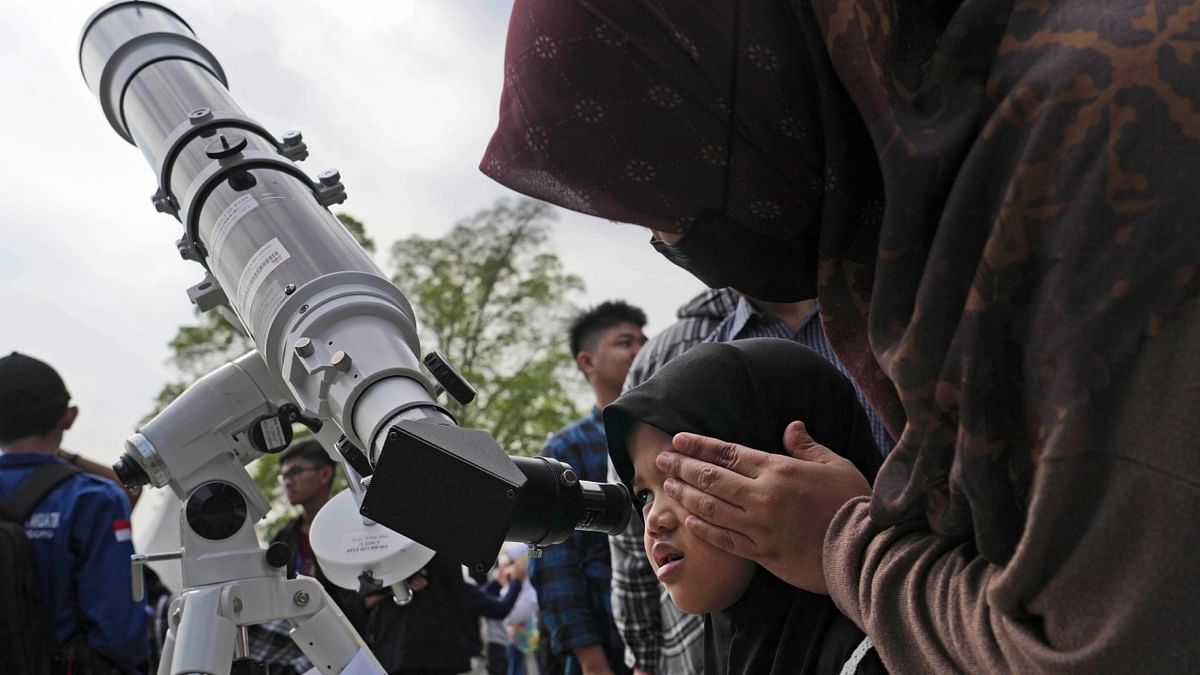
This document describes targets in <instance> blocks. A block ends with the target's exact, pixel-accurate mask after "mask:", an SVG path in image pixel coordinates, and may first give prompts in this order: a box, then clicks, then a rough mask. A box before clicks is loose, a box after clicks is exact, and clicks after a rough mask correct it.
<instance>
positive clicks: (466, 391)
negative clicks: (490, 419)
mask: <svg viewBox="0 0 1200 675" xmlns="http://www.w3.org/2000/svg"><path fill="white" fill-rule="evenodd" d="M423 361H424V363H425V367H426V368H428V369H429V374H431V375H433V379H435V380H437V382H438V384H440V385H442V388H443V389H445V390H446V393H447V394H450V396H451V397H453V398H454V400H455V401H458V402H459V403H460V404H462V405H467V404H468V403H470V402H471V401H474V400H475V396H476V391H475V387H472V386H471V383H470V382H467V379H466V378H465V377H463V376H462V375H460V374H459V372H458V371H457V370H455V369H454V366H452V365H450V363H449V362H448V361H446V358H445V357H444V356H442V355H441V354H439V353H438V352H429V353H428V354H426V355H425V358H424V359H423Z"/></svg>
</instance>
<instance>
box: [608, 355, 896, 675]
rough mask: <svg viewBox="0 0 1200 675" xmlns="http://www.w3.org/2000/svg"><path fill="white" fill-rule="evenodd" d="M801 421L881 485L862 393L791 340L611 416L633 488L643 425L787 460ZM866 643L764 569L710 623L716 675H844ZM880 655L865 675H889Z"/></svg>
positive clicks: (809, 596) (683, 380)
mask: <svg viewBox="0 0 1200 675" xmlns="http://www.w3.org/2000/svg"><path fill="white" fill-rule="evenodd" d="M794 420H800V421H802V422H804V423H805V425H806V426H807V428H808V432H809V434H810V435H811V436H812V437H813V440H815V441H817V442H818V443H820V444H822V445H824V446H826V447H828V448H829V449H830V450H832V451H834V452H836V453H838V454H840V455H842V456H843V457H845V458H847V459H849V460H850V461H851V462H853V463H854V465H855V466H856V467H858V470H859V471H861V472H862V473H863V474H864V475H865V476H866V477H867V480H869V481H873V480H874V478H875V474H876V472H877V471H878V469H879V465H880V463H881V457H880V454H879V450H878V449H877V448H876V446H875V442H874V440H873V439H872V436H871V429H870V425H869V424H868V422H867V416H866V413H865V412H864V411H863V409H862V406H861V405H859V403H858V399H857V398H856V397H855V395H854V388H853V386H852V385H851V384H850V381H849V380H847V379H846V378H845V377H844V376H843V375H842V374H841V373H840V372H838V370H837V368H835V367H834V366H833V365H832V364H830V363H829V362H828V361H826V360H825V359H823V358H822V357H821V356H820V355H818V354H817V353H816V352H814V351H812V350H811V349H808V348H807V347H804V346H802V345H800V344H797V343H795V342H792V341H790V340H776V339H752V340H736V341H734V342H726V343H708V344H701V345H697V346H696V347H693V348H692V349H691V350H689V351H688V352H686V353H685V354H683V355H682V356H680V357H679V358H677V359H675V360H673V361H671V362H670V363H668V364H667V365H665V366H663V367H662V368H661V369H659V370H658V372H656V373H655V374H654V376H653V377H651V378H650V379H649V380H647V381H646V382H644V383H642V384H641V385H639V386H637V387H635V388H633V389H630V390H629V391H627V392H625V393H624V394H622V395H621V397H620V398H618V399H617V400H616V401H615V402H613V403H612V404H611V405H609V406H608V407H607V408H605V409H604V426H605V432H606V435H607V437H608V447H609V454H610V455H611V457H612V460H613V464H614V466H615V467H616V469H617V474H618V475H619V476H620V477H621V480H622V481H623V482H624V483H625V484H626V486H631V485H632V483H633V462H632V461H631V459H630V457H629V451H628V447H627V446H626V441H627V439H628V436H629V431H630V429H632V427H633V423H634V421H641V422H645V423H646V424H650V425H651V426H654V427H657V428H659V429H661V430H662V431H664V432H666V433H668V434H676V433H679V432H682V431H688V432H692V433H697V434H703V435H706V436H714V437H717V438H721V439H723V440H726V441H730V442H734V443H740V444H742V445H746V446H749V447H752V448H758V449H761V450H764V451H767V452H773V453H780V454H782V453H783V452H784V449H783V432H784V430H785V429H786V428H787V425H788V424H790V423H791V422H792V421H794ZM862 639H863V634H862V632H861V631H859V630H858V628H857V627H855V626H854V624H853V623H851V622H850V620H849V619H846V618H845V617H844V616H842V614H841V613H840V612H838V610H837V608H836V607H834V605H833V602H832V601H831V600H830V599H829V598H828V597H827V596H823V595H817V594H814V593H809V592H807V591H803V590H800V589H798V588H795V587H794V586H790V585H788V584H787V583H785V582H783V581H782V580H780V579H778V578H777V577H775V576H774V575H772V574H771V573H770V572H768V571H767V570H765V569H763V568H761V567H759V568H757V570H756V571H755V574H754V579H753V581H751V583H750V586H749V588H747V590H746V592H745V593H744V594H743V595H742V597H741V598H740V599H739V600H738V601H737V602H735V603H734V604H733V605H732V606H730V607H729V608H727V609H724V610H722V611H719V612H714V613H712V614H709V615H707V616H706V617H705V672H707V673H716V674H726V673H746V674H750V673H754V674H756V675H757V674H766V673H781V674H782V673H839V672H841V669H842V665H843V664H844V663H845V662H846V660H847V659H848V658H849V657H850V655H851V653H852V652H854V650H855V648H857V647H858V646H859V644H860V643H861V642H862ZM882 670H883V669H882V665H881V664H880V663H879V661H878V658H877V656H876V655H875V654H874V653H873V652H872V653H871V654H870V655H869V657H868V658H867V659H865V660H864V661H863V662H862V663H861V664H860V666H859V669H858V671H857V672H882Z"/></svg>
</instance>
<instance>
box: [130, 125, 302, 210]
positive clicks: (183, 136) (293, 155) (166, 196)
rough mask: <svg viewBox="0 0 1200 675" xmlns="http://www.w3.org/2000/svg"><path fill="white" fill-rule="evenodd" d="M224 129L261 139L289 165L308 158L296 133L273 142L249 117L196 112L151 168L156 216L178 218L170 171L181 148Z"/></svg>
mask: <svg viewBox="0 0 1200 675" xmlns="http://www.w3.org/2000/svg"><path fill="white" fill-rule="evenodd" d="M225 127H229V128H234V129H243V130H245V131H249V132H252V133H254V134H255V135H257V136H260V137H262V138H263V139H264V140H266V141H267V142H269V143H271V145H274V146H275V149H276V150H277V151H278V152H279V154H281V155H283V156H284V157H286V158H288V159H290V160H292V161H293V162H299V161H302V160H303V159H304V158H306V157H308V146H307V145H305V144H304V136H303V135H302V134H301V133H300V132H299V131H289V132H287V133H285V134H284V135H283V139H282V140H275V137H274V136H272V135H271V133H270V132H268V131H267V130H266V129H264V128H263V127H262V126H261V125H259V123H258V122H255V121H254V120H252V119H250V118H249V117H245V116H243V115H235V114H232V113H222V112H213V111H212V110H210V109H208V108H196V109H195V110H193V111H192V112H191V114H189V115H188V119H187V121H185V122H183V123H182V124H180V125H179V126H177V127H175V128H174V129H173V130H172V131H171V133H170V134H168V135H167V138H166V140H164V141H163V145H164V146H165V147H166V151H165V152H163V153H162V154H161V155H160V156H159V159H158V166H157V167H155V169H156V171H155V173H156V174H157V175H158V191H157V192H155V193H154V195H153V196H152V197H151V198H150V200H151V201H152V202H154V208H155V209H156V210H158V212H159V213H169V214H171V215H172V216H175V217H177V218H178V217H179V200H178V199H176V198H175V195H174V194H172V192H171V171H172V170H173V169H174V167H175V160H177V159H178V158H179V153H180V152H182V151H183V148H184V146H186V145H187V144H188V143H191V142H192V141H193V140H194V139H195V138H196V137H198V136H205V135H207V134H209V133H210V132H215V131H216V130H217V129H220V128H225Z"/></svg>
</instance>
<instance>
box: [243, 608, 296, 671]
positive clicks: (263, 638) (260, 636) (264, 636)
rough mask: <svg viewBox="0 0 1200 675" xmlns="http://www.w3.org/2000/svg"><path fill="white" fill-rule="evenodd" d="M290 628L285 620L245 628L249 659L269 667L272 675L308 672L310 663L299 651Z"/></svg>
mask: <svg viewBox="0 0 1200 675" xmlns="http://www.w3.org/2000/svg"><path fill="white" fill-rule="evenodd" d="M291 629H292V626H291V624H290V623H288V621H287V620H286V619H276V620H275V621H268V622H267V623H264V624H259V625H257V626H247V627H246V633H247V636H248V637H249V638H250V650H249V652H250V653H249V656H250V658H252V659H254V660H255V661H258V662H260V663H265V664H268V665H269V666H270V667H271V673H272V675H274V674H276V673H278V674H279V675H292V674H294V675H301V673H306V672H308V671H309V670H310V669H311V668H312V667H313V665H312V662H310V661H309V660H308V657H306V656H305V655H304V652H301V651H300V648H299V647H297V646H296V643H295V642H292V636H291V634H290V633H289V631H290V630H291Z"/></svg>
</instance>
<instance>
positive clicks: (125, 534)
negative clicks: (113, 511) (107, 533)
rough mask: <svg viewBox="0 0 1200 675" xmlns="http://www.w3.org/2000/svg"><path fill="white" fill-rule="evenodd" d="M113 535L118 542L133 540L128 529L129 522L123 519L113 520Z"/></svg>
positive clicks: (131, 533) (131, 531)
mask: <svg viewBox="0 0 1200 675" xmlns="http://www.w3.org/2000/svg"><path fill="white" fill-rule="evenodd" d="M113 535H114V536H115V537H116V538H117V541H119V542H126V541H129V540H130V539H133V530H131V529H129V521H128V520H124V519H122V520H114V521H113Z"/></svg>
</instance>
